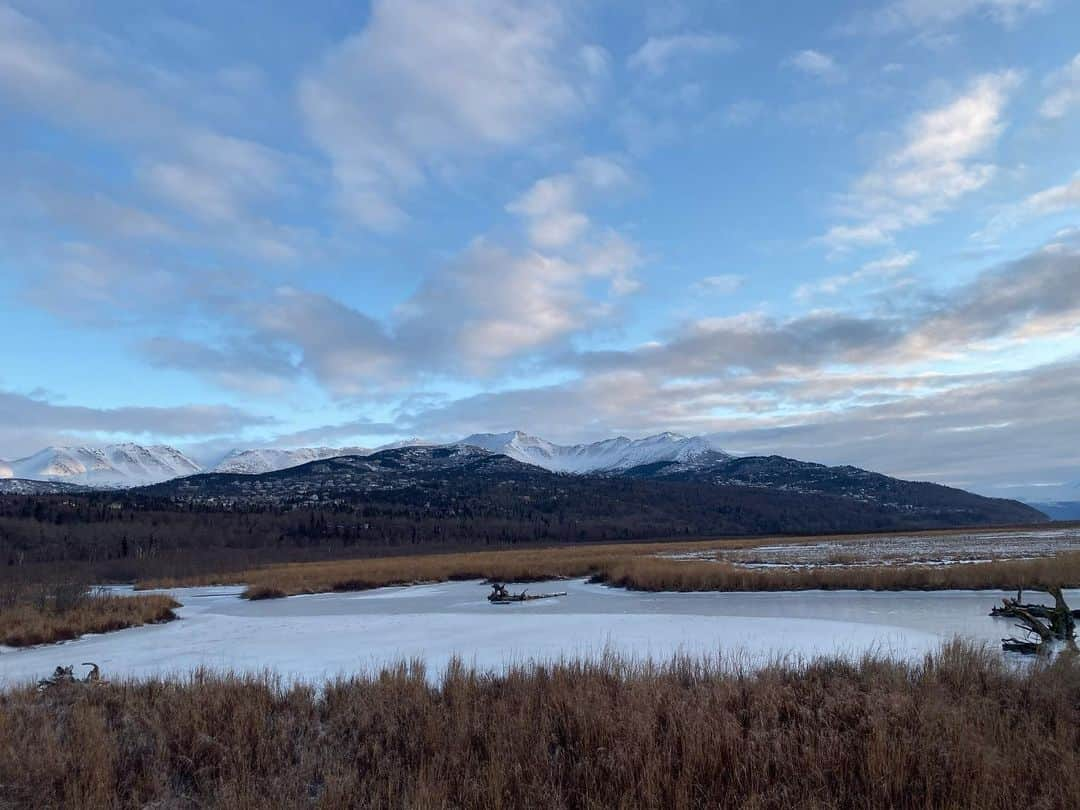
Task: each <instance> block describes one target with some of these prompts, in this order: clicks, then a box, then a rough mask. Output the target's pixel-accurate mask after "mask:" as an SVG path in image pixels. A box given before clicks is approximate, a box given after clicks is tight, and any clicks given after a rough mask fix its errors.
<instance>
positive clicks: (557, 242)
mask: <svg viewBox="0 0 1080 810" xmlns="http://www.w3.org/2000/svg"><path fill="white" fill-rule="evenodd" d="M629 185H630V175H629V174H628V173H627V171H626V169H625V168H623V166H622V165H621V164H619V163H617V162H616V161H614V160H611V159H609V158H603V157H588V158H583V159H581V160H579V161H578V163H577V165H576V166H575V168H574V171H573V172H567V173H564V174H556V175H552V176H550V177H544V178H542V179H540V180H538V181H536V183H534V184H533V185H532V187H530V188H529V190H528V191H526V192H525V193H524V194H523V195H521V196H520V197H518V198H517V199H516V200H514V201H513V202H511V203H510V204H509V205H508V206H507V210H508V211H510V212H511V213H513V214H517V215H519V216H521V217H523V218H524V219H525V221H526V223H527V229H528V234H529V240H530V241H531V242H532V244H533V245H534V246H535V247H537V248H540V249H552V248H565V247H567V246H569V245H571V244H573V243H574V242H576V241H578V240H579V239H580V238H581V237H582V236H583V235H584V234H585V233H586V232H587V231H588V229H589V227H590V225H591V223H590V221H589V217H588V216H587V215H586V214H585V213H584V212H582V211H581V210H580V208H581V207H582V206H583V204H584V203H585V202H586V201H587V200H588V199H589V198H591V197H593V196H595V195H597V194H607V193H613V192H616V191H619V190H622V189H625V188H627V187H628V186H629Z"/></svg>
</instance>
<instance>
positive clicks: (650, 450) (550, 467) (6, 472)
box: [0, 431, 1072, 522]
mask: <svg viewBox="0 0 1080 810" xmlns="http://www.w3.org/2000/svg"><path fill="white" fill-rule="evenodd" d="M451 451H453V452H451ZM488 457H494V458H498V459H503V460H504V461H509V462H513V465H512V467H505V466H504V467H498V466H497V465H496V467H497V468H498V469H499V470H500V471H501V474H505V475H510V477H511V478H520V477H521V475H522V470H524V471H525V472H529V471H534V472H540V471H543V472H546V473H548V474H559V475H561V476H563V477H565V476H567V475H569V476H571V477H579V478H595V477H605V478H620V479H638V480H649V481H660V480H664V481H668V482H682V483H687V484H695V485H701V484H706V485H710V486H712V487H714V488H732V487H738V488H742V489H745V488H755V489H758V490H769V491H771V492H774V493H775V492H779V491H786V492H790V493H801V494H814V495H828V496H836V497H842V498H845V499H848V500H849V501H851V500H853V501H860V500H861V501H864V502H867V503H873V504H876V505H877V506H880V507H882V508H885V509H894V508H895V509H900V510H903V509H909V510H915V511H916V512H926V510H927V509H931V508H933V507H934V505H936V506H940V507H942V508H943V509H944V510H945V511H946V512H950V510H952V511H955V510H956V509H957V508H960V509H961V511H963V509H970V510H973V511H972V512H971V514H973V515H974V514H976V513H979V514H993V515H995V516H996V518H997V519H1000V520H1004V521H1007V522H1008V521H1015V522H1025V521H1028V520H1038V519H1042V518H1043V515H1041V514H1040V513H1039V512H1037V511H1035V510H1034V509H1031V508H1030V507H1028V506H1022V505H1021V504H1019V503H1018V502H1016V501H1006V500H1001V499H991V498H980V496H976V495H972V494H971V493H966V492H963V491H962V490H956V489H950V488H948V487H939V486H938V485H935V484H927V483H917V482H908V481H901V480H899V479H895V478H890V477H888V476H885V475H881V474H878V473H874V472H870V471H867V470H862V469H859V468H857V467H850V466H846V467H827V466H824V465H821V464H812V463H809V462H803V461H798V460H795V459H788V458H783V457H781V456H752V457H746V456H743V457H737V456H733V455H731V454H729V453H727V452H725V451H724V450H723V449H722V448H720V447H718V446H716V445H715V444H714V443H713V442H712V441H711V440H710V439H709V438H708V437H705V436H682V435H679V434H676V433H660V434H657V435H655V436H649V437H646V438H643V439H629V438H626V437H622V436H620V437H617V438H614V439H606V440H603V441H598V442H592V443H584V444H574V445H559V444H555V443H553V442H550V441H547V440H545V439H542V438H539V437H536V436H532V435H529V434H528V433H525V432H522V431H511V432H507V433H477V434H473V435H471V436H467V437H465V438H464V439H461V440H460V441H458V442H453V443H451V444H447V445H436V444H433V443H429V442H425V441H423V440H421V439H407V440H405V441H400V442H395V443H393V444H390V445H385V446H383V447H377V448H365V447H304V448H295V449H278V448H253V449H238V450H233V451H231V452H229V453H228V454H226V455H225V456H224V458H222V459H220V460H219V461H218V462H217V463H216V464H213V465H210V466H209V467H208V468H207V469H203V468H202V467H200V465H199V464H197V463H196V462H195V461H193V460H192V459H191V458H189V457H187V456H186V455H184V454H183V453H181V452H180V451H179V450H176V449H175V448H172V447H168V446H164V445H152V446H143V445H139V444H133V443H126V444H116V445H108V446H105V447H49V448H46V449H44V450H42V451H40V452H38V453H35V454H34V455H32V456H28V457H27V458H24V459H19V460H17V461H13V462H7V463H3V462H0V493H14V494H34V493H40V494H49V493H57V492H68V491H77V490H79V489H81V488H83V487H91V488H97V489H118V488H130V487H145V486H149V485H154V484H162V483H164V482H172V481H174V480H175V479H183V480H187V479H188V477H191V476H195V478H193V479H191V486H189V485H188V484H186V483H185V484H183V485H181V486H179V487H170V488H168V491H170V492H181V491H182V492H184V493H186V494H188V495H195V496H197V497H202V496H203V495H205V494H206V493H212V494H213V496H215V497H216V496H218V495H224V494H229V495H237V496H239V497H241V498H250V497H253V496H252V493H253V492H254V491H255V490H253V489H252V487H256V488H257V489H258V491H259V492H261V493H264V494H267V493H269V497H270V498H271V499H272V500H274V501H278V502H286V501H293V500H296V499H297V498H302V497H306V495H307V494H312V493H315V494H318V495H320V496H323V497H325V496H329V497H332V498H333V497H342V496H343V494H344V492H345V489H347V488H348V487H353V488H355V489H356V490H357V492H361V493H363V492H369V491H377V490H380V489H381V488H384V487H389V488H390V489H395V490H401V489H402V488H404V487H408V486H412V485H414V484H416V481H414V480H413V479H412V478H410V477H409V476H410V475H411V474H412V473H413V472H416V473H417V475H419V476H420V479H423V486H429V485H430V479H432V478H433V477H434V478H438V477H439V476H446V475H450V474H452V475H454V476H457V477H460V476H461V475H465V474H467V473H466V467H468V468H469V469H470V470H473V472H475V471H476V470H479V469H484V470H490V469H494V468H495V467H492V464H494V462H489V461H484V462H483V463H480V462H479V461H478V459H486V458H488ZM329 461H335V463H336V464H337V465H338V467H335V469H338V472H339V473H340V472H341V471H342V470H344V471H346V472H347V473H348V474H347V475H340V474H339V475H335V476H332V477H331V479H330V482H329V483H327V481H324V480H322V479H321V478H320V477H319V476H320V474H321V473H320V471H323V470H326V469H329V468H328V467H326V466H325V463H326V462H329ZM320 463H323V466H319V464H320ZM518 468H521V469H518ZM514 470H516V471H514ZM288 471H296V476H292V475H285V476H284V478H282V476H281V475H275V474H280V473H284V472H288ZM206 474H210V475H206ZM468 474H472V473H468ZM267 476H269V478H267ZM5 479H6V480H5ZM246 479H251V480H250V481H247V480H246ZM420 479H417V480H420ZM281 481H288V482H289V484H288V486H286V485H285V484H282V483H281ZM36 482H40V483H36ZM249 484H250V485H249ZM935 487H936V489H934V488H935ZM942 493H946V495H944V496H943V495H942ZM960 496H963V497H960ZM965 498H966V499H978V500H977V501H971V500H964V499H965ZM961 501H963V505H962V506H961ZM991 504H992V505H993V508H989V507H988V505H991ZM1002 504H1011V506H1009V507H1008V508H1003V507H1002V506H1001V505H1002ZM1045 511H1047V513H1048V514H1051V515H1053V516H1054V517H1057V518H1058V519H1061V518H1062V517H1066V513H1065V510H1062V509H1060V508H1059V507H1057V505H1055V508H1053V509H1048V510H1045ZM1068 517H1072V514H1071V510H1070V512H1069V514H1068ZM973 522H983V521H981V519H975V520H974V521H973Z"/></svg>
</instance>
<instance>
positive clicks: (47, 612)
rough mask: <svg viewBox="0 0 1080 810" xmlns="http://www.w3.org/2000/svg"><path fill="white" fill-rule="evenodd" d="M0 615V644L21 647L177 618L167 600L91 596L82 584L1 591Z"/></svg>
mask: <svg viewBox="0 0 1080 810" xmlns="http://www.w3.org/2000/svg"><path fill="white" fill-rule="evenodd" d="M3 596H4V598H3V599H2V600H0V602H2V609H0V644H3V645H6V646H9V647H26V646H29V645H31V644H47V643H51V642H56V641H68V640H70V639H73V638H78V637H79V636H82V635H85V634H86V633H105V632H108V631H110V630H122V629H124V628H125V627H137V626H139V625H142V624H150V623H152V622H163V621H170V620H172V619H175V618H176V615H175V614H174V613H173V608H177V607H179V605H178V604H177V603H176V602H175V601H173V600H172V599H171V598H169V597H168V596H161V595H157V594H136V595H133V596H116V595H108V594H100V593H91V592H89V591H88V590H87V588H86V587H85V586H84V585H82V584H75V585H71V584H64V585H56V584H50V585H43V584H35V585H32V586H31V585H26V586H20V587H18V588H14V587H9V588H8V589H6V590H5V593H4V595H3Z"/></svg>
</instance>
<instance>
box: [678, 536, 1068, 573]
mask: <svg viewBox="0 0 1080 810" xmlns="http://www.w3.org/2000/svg"><path fill="white" fill-rule="evenodd" d="M1063 551H1080V529H1076V528H1067V529H1046V528H1039V529H1024V530H1019V531H1006V532H971V531H966V532H956V533H955V534H910V535H899V534H897V535H874V536H869V537H866V538H844V539H842V540H822V541H818V542H809V543H792V544H787V545H785V544H778V545H773V546H758V547H756V548H749V549H733V550H707V551H688V552H673V553H672V552H667V553H661V554H658V555H657V556H658V557H663V558H665V559H670V560H683V561H699V562H700V561H706V562H708V561H722V562H730V563H734V564H735V565H738V566H741V567H744V568H858V567H865V566H875V565H898V566H905V565H906V566H912V565H962V564H971V563H984V562H992V561H993V560H1028V559H1034V558H1038V557H1052V556H1054V555H1055V554H1058V553H1060V552H1063Z"/></svg>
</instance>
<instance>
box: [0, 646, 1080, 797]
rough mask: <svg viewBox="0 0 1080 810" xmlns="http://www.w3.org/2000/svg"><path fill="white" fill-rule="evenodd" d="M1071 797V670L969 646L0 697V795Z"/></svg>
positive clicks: (404, 671) (206, 680) (1076, 723)
mask: <svg viewBox="0 0 1080 810" xmlns="http://www.w3.org/2000/svg"><path fill="white" fill-rule="evenodd" d="M8 805H10V806H18V807H23V806H27V807H30V806H33V807H39V808H61V807H64V808H67V807H120V808H126V807H150V806H153V807H210V808H264V807H325V808H338V807H375V808H378V807H386V808H397V807H417V808H443V807H469V808H472V807H477V808H503V807H521V808H528V807H544V808H570V807H574V808H579V807H581V808H601V807H603V808H608V807H654V808H667V807H754V808H789V807H815V808H849V807H851V808H855V807H858V808H872V807H882V808H885V807H889V808H924V809H925V808H938V807H941V808H945V807H948V808H982V809H983V810H993V809H994V808H1010V810H1011V809H1012V808H1016V807H1040V808H1044V807H1045V808H1067V807H1080V668H1078V666H1077V664H1076V663H1075V661H1073V660H1071V659H1068V660H1066V659H1059V660H1058V661H1057V662H1055V663H1053V664H1044V665H1036V666H1035V667H1034V668H1032V669H1030V670H1024V671H1015V670H1011V669H1009V668H1008V667H1007V666H1006V665H1004V664H1003V663H1002V662H1001V659H1000V655H998V654H996V653H990V652H987V651H985V650H981V649H978V648H975V647H971V646H966V645H962V644H959V643H956V644H953V645H950V646H947V647H945V648H944V649H943V650H942V651H941V652H940V653H938V654H935V655H933V656H928V657H927V658H926V659H925V660H924V661H922V662H920V663H914V664H901V663H896V662H890V661H885V660H879V659H872V658H867V659H864V660H863V661H861V662H860V663H845V662H842V661H836V660H823V661H818V662H815V663H811V664H808V665H805V666H785V665H775V666H772V667H769V668H767V669H765V670H763V671H760V672H757V673H750V672H740V671H738V670H733V669H731V668H725V667H723V666H720V665H717V664H715V663H714V664H709V663H702V662H698V661H690V660H676V661H674V662H672V663H670V664H667V665H641V664H630V663H627V662H624V661H620V660H617V659H609V660H606V661H602V662H599V663H591V664H590V663H566V664H560V665H552V666H546V667H534V668H527V669H516V670H511V671H508V672H506V673H504V674H501V675H484V674H478V673H476V672H472V671H469V670H467V669H465V668H463V667H460V666H456V667H455V666H451V668H450V670H449V671H448V672H447V674H446V675H445V677H444V678H443V679H442V680H441V681H439V682H434V683H433V682H432V679H430V678H429V677H427V676H426V675H425V673H424V672H423V671H422V669H420V668H419V667H416V666H412V667H410V666H401V667H399V668H397V669H393V670H389V671H384V672H383V673H381V674H379V675H376V676H373V677H370V678H357V679H353V680H341V681H336V682H333V683H330V684H326V685H325V686H324V687H323V688H321V689H318V690H315V689H312V688H310V687H306V686H291V687H289V686H285V685H283V684H281V683H280V682H278V681H276V680H274V679H273V678H271V677H268V676H264V677H239V676H237V677H230V676H215V675H210V674H207V673H197V674H195V675H194V676H192V677H190V678H188V679H185V680H182V681H176V680H173V681H158V680H151V681H143V682H127V683H112V684H108V685H104V686H100V687H87V686H81V685H76V686H72V687H66V688H63V689H57V690H52V691H50V692H49V693H47V694H44V695H38V694H35V693H34V692H33V691H31V690H30V689H22V690H15V691H10V692H7V693H0V806H8Z"/></svg>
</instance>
